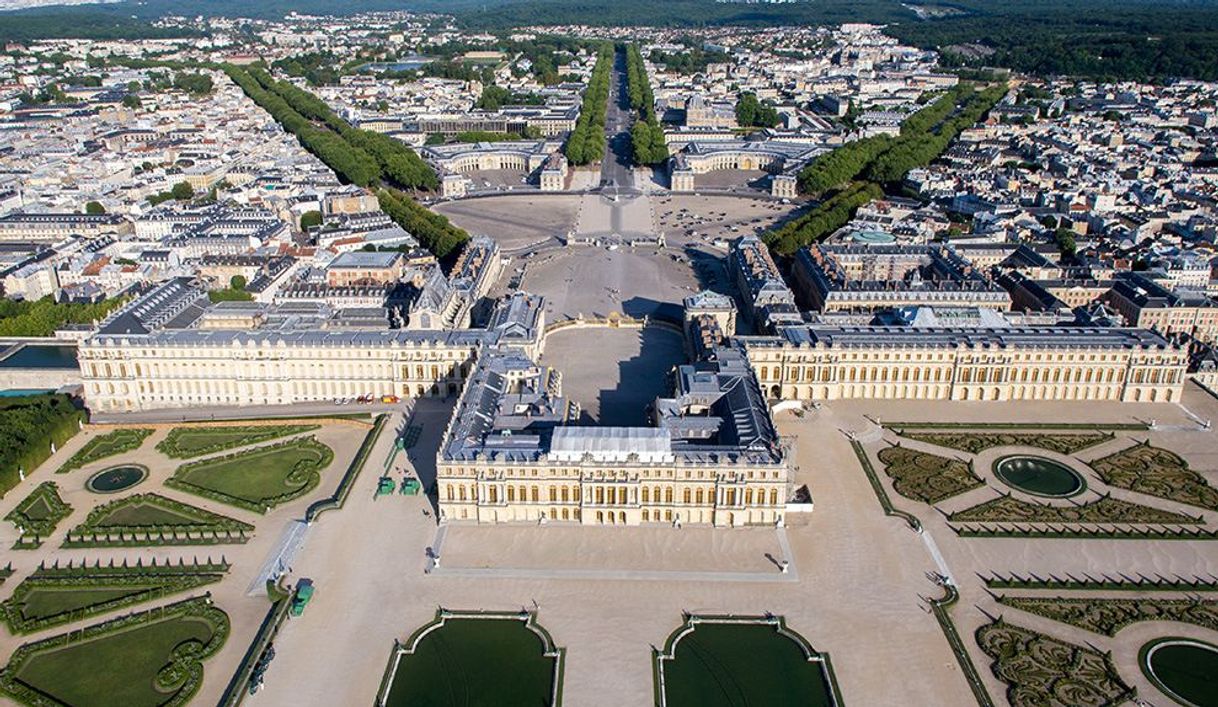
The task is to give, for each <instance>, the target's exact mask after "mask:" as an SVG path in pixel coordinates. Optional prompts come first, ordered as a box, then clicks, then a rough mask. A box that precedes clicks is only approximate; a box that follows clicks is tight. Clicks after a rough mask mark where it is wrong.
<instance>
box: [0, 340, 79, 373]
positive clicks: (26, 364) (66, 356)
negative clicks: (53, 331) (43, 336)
mask: <svg viewBox="0 0 1218 707" xmlns="http://www.w3.org/2000/svg"><path fill="white" fill-rule="evenodd" d="M14 349H15V350H14ZM9 352H12V353H9ZM5 354H7V355H4V357H3V358H0V368H76V367H77V365H78V364H77V363H76V347H75V346H72V345H66V344H17V345H16V346H14V347H10V348H9V349H7V350H6V351H5Z"/></svg>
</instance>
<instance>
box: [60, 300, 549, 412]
mask: <svg viewBox="0 0 1218 707" xmlns="http://www.w3.org/2000/svg"><path fill="white" fill-rule="evenodd" d="M206 299H207V297H206V293H205V292H203V291H201V290H199V289H197V288H195V287H193V285H192V284H191V282H190V281H189V280H188V279H186V278H181V279H178V280H170V281H169V282H167V283H166V284H164V285H162V286H160V287H158V288H157V289H155V290H153V291H152V292H150V293H148V294H147V295H145V296H144V297H141V298H139V299H137V300H136V301H135V302H133V303H132V304H131V305H128V306H127V307H124V308H123V309H122V310H120V311H119V312H118V313H117V314H116V315H115V316H113V317H111V318H110V319H108V320H107V321H106V322H103V324H102V326H101V327H100V329H99V331H98V332H97V333H96V334H94V335H93V336H91V337H89V338H88V339H86V340H84V341H83V342H81V344H80V348H79V350H78V358H79V361H80V372H81V381H82V383H83V385H84V392H85V398H86V400H87V401H88V404H89V407H90V409H92V410H96V411H104V412H118V411H134V410H153V409H161V408H176V407H196V406H218V405H251V404H259V405H288V404H292V403H304V402H319V401H329V400H334V399H335V398H346V397H359V396H363V395H372V396H375V397H381V396H396V397H402V398H404V397H437V396H438V397H443V396H450V395H455V394H456V393H457V392H458V391H459V390H460V388H461V384H462V383H463V381H464V380H465V378H466V376H467V375H468V373H469V371H470V368H471V367H472V365H473V361H474V359H475V357H476V356H477V353H478V351H479V350H480V349H481V348H482V347H484V346H488V345H504V346H507V345H511V346H515V347H518V348H519V349H520V350H522V351H525V352H527V353H528V354H530V355H539V354H540V351H541V348H540V347H541V341H542V338H541V333H542V330H543V328H544V310H543V307H542V302H541V298H539V297H535V296H531V295H526V294H522V293H521V294H516V295H513V296H511V297H509V298H506V299H505V300H503V301H501V302H500V303H499V306H498V308H497V309H496V311H495V313H494V314H493V315H492V318H491V322H490V325H489V326H488V327H487V328H485V329H449V330H418V329H388V328H384V326H385V325H382V328H379V329H371V330H370V329H368V328H366V327H364V326H356V327H352V326H351V325H350V323H351V320H352V317H351V310H345V311H342V310H340V311H333V310H331V309H330V308H329V307H326V306H324V305H314V306H312V307H302V306H300V305H292V306H281V307H277V308H271V309H270V310H269V311H268V312H267V313H265V314H262V315H260V316H259V317H256V318H250V320H249V325H248V327H246V328H225V329H220V328H207V327H205V326H203V325H202V321H201V320H202V318H203V315H204V314H205V302H206Z"/></svg>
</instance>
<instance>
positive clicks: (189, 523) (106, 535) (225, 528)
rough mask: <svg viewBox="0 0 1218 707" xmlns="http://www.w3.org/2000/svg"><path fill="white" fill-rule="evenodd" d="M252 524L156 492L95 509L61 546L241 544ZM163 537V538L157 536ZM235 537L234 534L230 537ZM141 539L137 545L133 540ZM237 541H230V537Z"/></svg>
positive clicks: (70, 533)
mask: <svg viewBox="0 0 1218 707" xmlns="http://www.w3.org/2000/svg"><path fill="white" fill-rule="evenodd" d="M253 529H254V526H253V525H250V524H249V523H245V522H243V521H239V520H237V519H235V518H229V517H228V516H224V515H220V514H219V513H212V512H211V511H209V510H206V509H203V508H198V507H196V506H192V505H189V504H186V503H182V502H180V501H176V500H174V499H171V498H166V497H165V496H160V495H157V494H155V493H143V494H135V495H132V496H126V497H124V498H120V499H117V500H114V501H111V502H109V503H105V504H102V505H100V506H97V507H96V508H94V509H93V510H91V511H89V516H88V517H87V518H86V519H85V521H84V522H83V523H81V524H80V525H78V526H76V527H75V528H73V529H72V530H71V531H70V532H69V533H68V538H67V540H65V542H64V547H91V546H95V545H102V546H109V545H113V544H116V543H117V544H130V543H136V544H152V542H149V539H151V541H155V542H156V543H160V544H169V545H174V544H182V543H183V542H185V543H186V544H194V543H191V542H189V541H190V539H191V538H188V537H186V536H185V534H186V533H190V534H194V540H195V541H198V542H214V541H217V540H218V539H223V541H225V542H230V541H231V542H244V540H242V539H240V538H243V537H244V535H242V534H243V533H248V532H250V531H252V530H253ZM158 534H163V535H160V536H159V535H158ZM230 534H236V535H230ZM137 537H138V538H139V539H140V540H139V541H138V542H137V540H136V538H137ZM234 537H235V538H237V539H235V540H234V539H231V538H234Z"/></svg>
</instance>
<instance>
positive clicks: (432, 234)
mask: <svg viewBox="0 0 1218 707" xmlns="http://www.w3.org/2000/svg"><path fill="white" fill-rule="evenodd" d="M376 200H377V202H378V203H379V204H380V206H381V211H384V212H385V213H386V214H389V218H391V219H393V220H394V222H395V223H397V224H398V225H399V226H401V227H402V228H404V229H406V230H407V231H409V232H410V233H411V234H412V235H414V237H415V238H417V239H418V240H419V243H421V244H422V245H423V247H424V248H426V249H428V250H430V251H431V252H432V253H433V254H434V255H435V256H436V257H437V258H440V259H444V258H447V257H448V256H450V255H455V254H456V253H457V251H459V250H460V248H461V246H463V245H464V244H465V242H466V241H468V240H469V234H468V233H466V232H465V231H464V230H462V229H460V228H458V227H456V226H454V225H453V224H452V223H451V222H450V221H449V220H448V219H447V218H446V217H445V216H444V215H443V214H437V213H436V212H434V211H432V210H430V209H428V208H427V207H425V206H423V205H422V204H419V203H418V202H417V201H415V200H414V199H411V198H410V197H409V196H407V195H405V194H403V193H402V192H400V191H397V190H395V189H378V190H377V192H376Z"/></svg>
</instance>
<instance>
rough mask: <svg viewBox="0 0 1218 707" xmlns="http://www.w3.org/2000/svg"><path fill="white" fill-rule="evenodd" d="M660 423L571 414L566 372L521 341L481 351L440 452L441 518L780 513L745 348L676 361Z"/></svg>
mask: <svg viewBox="0 0 1218 707" xmlns="http://www.w3.org/2000/svg"><path fill="white" fill-rule="evenodd" d="M653 412H654V421H655V426H654V427H597V426H580V425H575V424H572V423H573V421H574V420H575V419H576V418H577V417H578V415H579V408H578V405H576V404H575V403H572V402H570V401H568V400H567V399H565V398H563V397H562V378H561V375H560V374H559V373H558V372H557V371H555V370H553V369H552V368H549V367H546V366H539V365H537V364H535V363H534V362H533V361H532V360H530V359H529V358H528V357H526V356H523V355H522V354H521V353H519V352H518V351H511V350H505V349H492V350H488V351H487V352H486V353H484V354H483V355H482V356H480V357H479V358H478V360H477V363H476V365H475V366H474V369H473V371H472V373H471V374H470V376H469V377H468V379H467V381H466V384H465V390H464V391H463V392H462V394H461V398H460V400H459V401H458V403H457V409H456V411H455V412H454V413H453V417H452V421H451V422H450V423H449V427H448V429H447V430H446V431H445V434H444V440H443V442H442V444H441V447H440V451H439V454H438V455H437V470H438V471H437V488H438V492H439V495H440V513H441V517H442V518H445V519H449V520H470V521H477V522H480V523H502V522H510V521H532V522H550V521H559V522H561V521H568V522H573V523H581V524H584V525H638V524H641V523H668V524H681V523H696V524H709V525H715V526H726V527H734V526H743V525H774V524H780V523H782V522H783V518H784V509H785V507H786V501H787V498H788V497H789V495H790V488H789V487H788V486H789V483H788V470H787V464H786V460H785V455H784V454H783V451H782V449H781V448H780V446H779V443H778V434H777V432H776V431H775V429H774V425H773V421H772V420H771V419H770V412H769V408H768V407H767V404H766V400H765V397H764V396H763V395H762V391H761V389H760V388H759V387H758V385H757V379H756V377H755V376H754V375H753V374H752V370H751V369H750V368H749V365H748V361H747V359H746V358H745V357H744V355H743V353H742V352H741V351H739V350H737V349H733V348H720V349H717V350H716V351H715V352H714V354H713V356H712V357H710V358H708V359H705V360H702V361H699V362H698V363H695V364H689V365H683V366H680V367H679V368H678V371H677V390H676V394H675V395H674V396H673V397H672V398H661V399H659V400H657V401H656V405H655V409H654V411H653Z"/></svg>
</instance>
